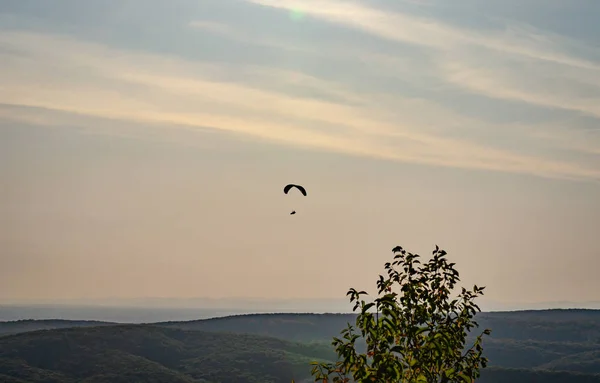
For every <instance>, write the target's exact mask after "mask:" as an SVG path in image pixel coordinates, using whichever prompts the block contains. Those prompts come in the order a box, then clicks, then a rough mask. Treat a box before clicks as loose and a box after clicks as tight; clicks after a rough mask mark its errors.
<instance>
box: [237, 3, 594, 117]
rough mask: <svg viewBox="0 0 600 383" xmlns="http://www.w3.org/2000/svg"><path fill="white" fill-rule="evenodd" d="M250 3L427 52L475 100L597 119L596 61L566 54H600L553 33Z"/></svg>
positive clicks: (354, 9) (324, 6) (364, 10)
mask: <svg viewBox="0 0 600 383" xmlns="http://www.w3.org/2000/svg"><path fill="white" fill-rule="evenodd" d="M248 1H250V2H251V3H254V4H260V5H263V6H268V7H274V8H281V9H293V8H299V9H302V11H303V12H305V13H306V14H308V15H310V16H313V17H316V18H319V19H322V20H325V21H328V22H331V23H335V24H338V25H342V26H346V27H351V28H355V29H358V30H361V31H363V32H365V33H368V34H371V35H374V36H377V37H380V38H382V39H387V40H392V41H397V42H401V43H408V44H412V45H415V46H418V47H422V48H425V49H428V51H429V52H430V55H431V61H432V63H434V65H435V66H437V67H438V68H437V73H436V75H437V76H438V77H439V78H440V79H441V80H443V81H445V82H448V83H450V84H453V85H455V86H457V87H460V88H463V89H465V90H468V91H471V92H474V93H477V94H480V95H484V96H487V97H492V98H498V99H505V100H514V101H518V102H526V103H529V104H533V105H537V106H543V107H548V108H559V109H566V110H570V111H575V112H580V113H585V114H589V115H592V116H595V117H598V115H599V114H598V113H600V109H599V107H598V105H600V102H599V101H600V84H599V82H598V78H600V64H599V63H597V62H594V61H593V60H589V59H585V58H583V57H581V56H580V57H577V56H574V55H573V53H572V52H580V53H588V56H599V55H600V50H598V49H597V48H593V47H589V46H586V45H584V44H582V43H579V42H577V41H574V40H571V39H568V38H565V37H563V36H559V35H557V34H553V33H550V32H547V31H539V30H537V29H535V28H533V27H531V26H528V25H525V24H516V23H514V22H513V23H511V24H509V25H508V26H507V27H506V29H505V30H504V31H496V32H482V31H476V30H469V29H465V28H459V27H457V26H453V25H450V24H446V23H443V22H440V21H439V20H435V19H425V18H421V17H417V16H414V15H411V14H407V13H400V12H389V11H385V12H384V11H382V10H379V9H375V8H371V7H368V6H365V5H362V4H360V3H357V2H352V1H339V0H324V1H316V0H307V1H299V0H277V1H275V0H248ZM565 72H566V73H565ZM582 74H583V75H582ZM574 77H578V78H577V79H574ZM582 77H583V78H582ZM561 80H562V81H561Z"/></svg>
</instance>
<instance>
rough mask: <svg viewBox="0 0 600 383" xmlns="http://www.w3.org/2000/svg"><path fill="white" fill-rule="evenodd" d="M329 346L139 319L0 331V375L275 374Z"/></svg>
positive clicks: (39, 378) (161, 377) (154, 377)
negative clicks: (127, 322) (147, 323)
mask: <svg viewBox="0 0 600 383" xmlns="http://www.w3.org/2000/svg"><path fill="white" fill-rule="evenodd" d="M331 357H334V354H333V352H332V350H331V348H330V347H323V346H319V345H305V344H300V343H295V342H288V341H284V340H281V339H276V338H269V337H261V336H256V335H248V334H246V335H239V334H220V333H210V332H202V331H184V330H179V329H168V328H159V327H154V326H144V325H122V326H100V327H88V328H71V329H59V330H50V331H34V332H28V333H22V334H17V335H11V336H5V337H2V338H0V377H4V379H2V381H3V382H5V381H6V382H9V381H15V382H18V381H23V382H86V383H91V382H94V383H100V382H182V383H183V382H257V383H258V382H282V381H287V382H289V381H291V379H292V378H296V379H298V378H300V377H306V376H309V375H310V365H309V363H310V361H311V360H313V359H319V360H328V359H330V358H331Z"/></svg>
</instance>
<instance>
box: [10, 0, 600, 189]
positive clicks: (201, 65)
mask: <svg viewBox="0 0 600 383" xmlns="http://www.w3.org/2000/svg"><path fill="white" fill-rule="evenodd" d="M249 1H250V2H251V3H254V4H258V5H261V6H267V7H274V8H282V9H292V8H294V7H298V8H299V9H301V10H302V11H304V12H305V13H306V14H308V15H309V16H313V17H317V18H319V19H321V20H323V21H325V22H330V23H333V24H332V25H342V26H347V27H351V28H356V29H358V30H359V31H362V32H366V33H368V34H371V35H373V36H375V37H379V38H382V39H385V40H390V41H393V42H399V43H409V44H412V45H415V46H417V47H421V48H423V49H424V54H423V56H419V57H403V56H402V55H400V54H398V53H393V52H391V53H381V52H372V51H369V49H368V48H367V47H361V46H355V47H352V46H341V47H340V46H338V47H332V49H331V50H329V49H327V45H326V44H319V43H318V42H315V44H314V45H312V46H311V44H297V43H294V44H288V43H286V41H285V40H284V38H282V37H278V36H276V35H272V36H271V37H270V38H262V37H260V36H258V35H252V34H250V33H246V31H245V30H244V29H243V28H242V27H238V26H236V25H234V24H227V23H224V22H223V21H218V22H217V21H212V20H209V19H201V20H196V21H190V22H187V26H188V27H191V28H193V29H197V30H198V31H199V32H200V34H201V33H205V32H207V33H211V34H217V35H220V36H224V37H227V38H229V39H232V40H236V41H239V42H243V43H245V44H250V45H252V44H258V45H260V44H262V45H265V44H266V45H268V46H270V47H272V48H275V49H281V50H282V51H286V50H288V51H289V50H296V51H299V52H302V53H303V54H307V55H318V56H320V57H337V56H336V55H341V56H342V57H343V58H344V59H346V58H347V59H348V60H350V59H353V58H354V60H355V61H356V60H362V61H363V62H364V63H365V64H366V65H367V66H366V68H368V69H369V70H370V71H372V72H371V73H369V75H372V76H379V77H381V78H386V77H387V78H398V79H402V80H403V81H407V83H410V84H411V85H412V86H415V87H416V86H421V87H422V89H427V90H428V91H429V92H430V94H433V95H436V97H437V98H434V99H428V98H427V97H426V96H424V95H421V96H417V95H409V94H403V92H402V91H400V92H394V91H390V90H385V89H383V88H381V87H380V86H378V85H373V84H370V83H369V81H368V80H366V79H365V80H361V79H360V78H357V79H355V80H354V79H350V80H349V81H347V82H340V81H339V80H338V81H336V80H334V79H326V78H323V77H322V76H316V75H314V74H309V73H305V72H302V71H300V70H290V69H285V68H278V66H277V63H273V65H272V66H269V67H262V66H258V65H254V64H246V63H226V62H212V63H209V62H203V61H199V60H192V59H185V58H182V57H178V56H175V55H165V54H159V53H150V52H139V51H137V52H134V51H131V50H127V49H123V48H116V47H113V46H110V45H106V44H101V43H97V42H96V43H92V42H89V41H84V40H80V39H77V38H74V37H68V36H65V35H57V34H41V33H32V32H24V31H18V30H15V31H8V30H7V31H4V33H3V34H2V35H0V58H1V59H2V62H3V69H4V70H3V71H2V73H1V74H0V80H1V82H2V85H1V87H2V93H1V95H0V102H2V103H5V104H11V105H24V106H31V107H39V108H48V109H52V110H58V111H64V112H70V113H78V114H85V115H89V116H97V117H103V118H113V119H120V120H125V121H138V122H144V123H150V124H156V125H161V124H177V125H179V126H187V127H188V128H203V129H204V128H207V127H208V128H212V129H218V130H224V131H230V132H233V133H237V134H243V135H247V136H252V137H255V138H257V139H262V140H268V141H272V142H277V143H282V144H286V145H295V146H301V147H306V148H315V149H319V150H327V151H334V152H339V153H346V154H352V155H362V156H370V157H377V158H385V159H390V160H400V161H408V162H414V163H421V164H431V165H436V166H451V167H464V168H474V169H489V170H497V171H507V172H516V173H527V174H536V175H542V176H549V177H566V178H588V179H589V178H592V179H597V178H600V169H598V168H597V167H595V166H594V163H591V162H589V161H583V160H580V159H579V158H577V159H575V158H571V159H567V158H563V159H561V160H559V159H556V158H553V157H552V156H551V155H548V154H547V153H546V154H542V155H540V154H539V151H538V153H536V154H533V153H528V152H527V151H523V150H513V148H511V147H510V145H509V144H507V143H504V144H502V145H500V144H498V143H497V142H495V139H494V137H500V136H502V137H504V139H505V141H507V142H508V141H511V140H513V141H514V140H518V139H522V140H524V142H525V141H526V142H528V143H529V144H530V145H532V146H539V145H544V144H543V143H544V142H546V143H548V145H556V142H557V140H556V139H553V138H552V137H555V136H552V135H551V134H547V135H546V137H544V135H542V134H539V132H537V133H534V132H533V131H532V130H530V129H527V128H524V127H522V126H519V125H518V124H511V125H510V124H509V125H506V124H501V123H498V122H495V121H493V119H492V120H485V119H480V118H475V117H472V116H468V115H465V114H463V113H460V112H459V111H458V110H456V109H455V108H453V107H451V106H450V104H447V103H445V102H444V99H443V98H444V97H447V96H443V94H444V93H443V92H446V93H445V94H449V93H450V92H451V91H454V92H456V90H452V88H453V87H454V89H456V88H455V87H459V88H460V89H463V90H465V91H468V92H473V93H475V94H478V95H483V96H487V97H492V98H496V99H504V100H509V101H512V102H521V103H522V102H525V103H528V104H532V105H537V106H541V107H550V108H559V109H566V110H569V111H577V112H581V113H586V114H588V115H591V116H593V117H594V118H595V117H598V116H599V114H598V113H600V112H599V110H598V107H597V103H594V101H595V100H596V96H597V95H598V94H599V93H598V90H599V89H600V88H598V84H597V83H594V82H593V81H592V82H589V83H585V84H584V82H585V79H586V78H587V76H592V75H594V74H595V73H596V71H597V67H596V65H595V64H594V63H592V62H589V61H586V60H584V59H582V58H574V57H570V56H568V55H566V54H563V53H562V51H561V49H560V44H558V43H556V41H559V42H561V43H562V42H564V41H566V40H565V39H564V38H563V39H559V38H558V37H556V36H551V37H548V35H541V34H539V33H538V32H535V31H532V30H527V29H524V28H521V29H519V30H518V31H516V30H515V29H509V30H508V31H505V32H504V33H502V34H500V33H497V34H496V35H493V34H489V33H488V34H487V35H486V34H481V33H477V32H474V31H469V30H467V29H464V28H458V27H455V26H451V25H449V24H443V23H440V22H437V21H432V20H426V19H422V18H418V17H416V16H414V15H411V14H402V13H390V12H383V11H381V10H377V9H374V8H370V7H367V6H365V5H362V4H360V3H353V2H346V1H344V2H341V1H333V0H327V1H318V2H317V1H302V2H297V1H293V0H289V1H288V0H281V1H270V0H249ZM290 22H291V21H290ZM515 31H516V32H515ZM523 31H526V33H525V32H523ZM363 48H365V50H364V51H363V52H364V54H363V56H362V57H359V56H358V54H359V53H360V52H361V49H363ZM484 50H485V52H484ZM495 60H499V61H498V62H497V63H496V61H495ZM42 62H43V63H44V64H43V65H40V63H42ZM532 62H533V63H534V64H531V63H532ZM538 62H540V63H542V64H538ZM507 63H508V65H507V66H506V67H503V66H502V65H504V64H507ZM528 63H529V64H528ZM527 65H529V66H527ZM557 67H558V68H559V69H557ZM562 68H568V69H567V70H566V71H563V72H561V73H563V76H562V77H560V80H557V78H556V77H552V75H555V74H556V73H558V72H559V71H560V69H562ZM582 73H584V74H582ZM524 78H526V79H528V82H524V81H523V79H524ZM548 79H554V83H551V82H548V81H546V80H548ZM560 81H562V82H560ZM525 84H526V85H525ZM583 85H585V86H587V88H586V89H587V91H588V95H587V96H583V93H582V92H583V91H582V89H583ZM552 86H553V87H554V88H552ZM549 89H554V91H553V92H549V91H548V90H549ZM560 91H562V92H563V93H561V92H560ZM436 92H437V93H436ZM440 92H441V93H440ZM170 126H171V125H170ZM560 134H562V133H560ZM577 134H579V136H577ZM582 134H583V133H581V132H579V133H569V135H570V136H569V137H576V138H575V139H572V140H571V141H570V142H583V141H582V140H581V137H583V136H582ZM573 135H575V136H573ZM482 137H485V138H484V139H482ZM535 140H538V141H539V142H535ZM540 142H541V144H540ZM569 147H570V148H572V149H573V148H574V150H578V149H581V151H582V152H587V153H590V151H589V150H587V146H586V147H584V146H581V145H573V144H570V146H569ZM591 153H594V152H593V151H592V152H591Z"/></svg>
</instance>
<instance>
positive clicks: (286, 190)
mask: <svg viewBox="0 0 600 383" xmlns="http://www.w3.org/2000/svg"><path fill="white" fill-rule="evenodd" d="M291 188H296V189H298V190H300V193H302V194H303V195H304V196H305V197H306V189H304V187H302V186H300V185H294V184H288V185H285V187H284V188H283V192H284V193H285V194H287V193H288V192H289V191H290V189H291Z"/></svg>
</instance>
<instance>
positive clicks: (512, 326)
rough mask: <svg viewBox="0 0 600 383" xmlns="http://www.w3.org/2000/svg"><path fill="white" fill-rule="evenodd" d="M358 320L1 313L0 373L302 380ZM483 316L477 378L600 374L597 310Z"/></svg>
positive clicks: (30, 378)
mask: <svg viewBox="0 0 600 383" xmlns="http://www.w3.org/2000/svg"><path fill="white" fill-rule="evenodd" d="M354 320H355V316H354V315H353V314H254V315H238V316H229V317H223V318H214V319H206V320H198V321H189V322H164V323H155V324H141V325H121V324H115V323H106V322H87V321H54V320H48V321H16V322H4V323H0V333H4V334H7V333H10V332H13V333H17V332H20V334H17V335H14V334H13V335H4V336H0V382H42V381H43V382H88V383H89V382H119V381H123V382H136V381H139V382H142V381H144V382H145V381H149V382H151V381H154V382H214V383H216V382H253V381H257V382H258V381H261V382H270V381H272V382H281V381H290V379H288V378H290V377H291V376H294V377H296V381H298V380H299V379H300V378H301V377H308V375H307V374H309V371H310V365H309V363H310V361H311V360H313V359H317V358H325V359H327V358H332V357H333V356H334V355H333V350H332V346H331V339H332V337H333V336H337V335H339V332H340V330H342V329H343V328H344V327H345V326H346V324H347V323H348V322H350V323H354ZM477 320H478V322H479V323H480V325H481V327H480V329H483V328H486V327H489V328H491V329H492V335H491V337H489V338H487V339H485V341H484V349H485V354H486V356H488V357H489V359H490V369H486V370H484V372H483V375H482V378H481V380H479V382H481V383H486V382H487V383H495V382H498V383H500V382H507V381H510V382H511V383H520V382H534V383H535V382H542V381H543V382H544V383H548V382H557V383H558V382H575V383H577V382H597V383H600V376H598V375H596V374H600V310H543V311H520V312H501V313H500V312H494V313H480V314H478V315H477ZM53 327H54V328H56V329H54V330H44V329H50V328H53ZM68 327H71V328H68ZM38 329H39V330H44V331H31V330H38ZM260 363H263V364H265V365H266V366H268V367H266V368H265V369H262V368H259V367H258V364H260ZM107 371H110V373H108V372H107ZM19 379H20V380H19ZM202 379H204V380H202ZM282 379H283V380H282ZM286 379H287V380H286Z"/></svg>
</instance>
